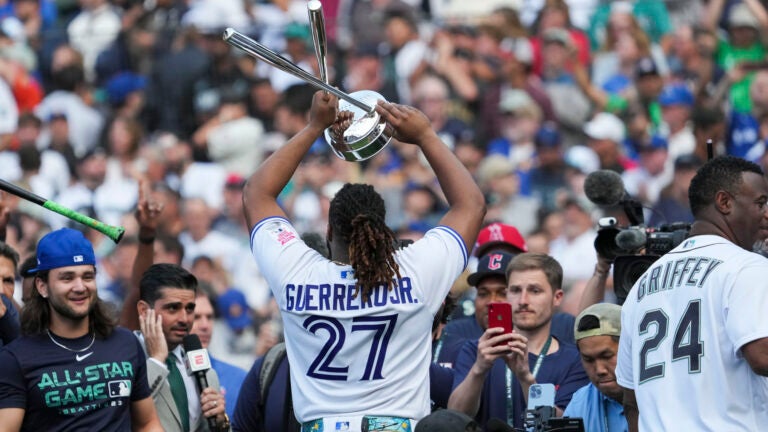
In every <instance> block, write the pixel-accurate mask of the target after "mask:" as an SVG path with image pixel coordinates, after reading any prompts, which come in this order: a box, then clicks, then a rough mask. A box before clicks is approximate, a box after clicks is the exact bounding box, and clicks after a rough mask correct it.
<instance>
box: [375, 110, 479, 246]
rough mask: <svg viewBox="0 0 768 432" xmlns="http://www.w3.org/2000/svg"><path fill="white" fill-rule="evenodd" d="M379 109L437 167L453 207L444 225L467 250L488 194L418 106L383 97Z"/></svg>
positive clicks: (401, 137) (399, 134)
mask: <svg viewBox="0 0 768 432" xmlns="http://www.w3.org/2000/svg"><path fill="white" fill-rule="evenodd" d="M376 112H378V113H379V114H380V115H381V116H382V118H383V119H384V120H385V121H386V122H387V123H389V124H390V125H391V126H392V127H393V128H394V129H395V138H396V139H398V140H400V141H403V142H406V143H411V144H415V145H418V146H419V147H420V148H421V151H422V152H423V153H424V156H425V157H426V158H427V161H428V162H429V165H430V166H431V167H432V170H434V171H435V175H436V176H437V180H438V182H440V187H441V188H442V190H443V193H444V194H445V198H446V199H447V200H448V204H449V205H450V207H451V208H450V209H449V210H448V212H447V213H446V214H445V216H443V218H442V219H441V220H440V225H445V226H448V227H451V228H453V230H455V231H456V232H457V233H458V234H459V235H460V236H461V238H462V239H463V240H464V244H465V245H466V247H467V251H471V250H472V247H473V246H474V244H475V239H476V237H477V233H478V231H479V230H480V225H481V224H482V222H483V217H485V197H483V194H482V192H480V188H478V187H477V184H476V183H475V180H474V179H473V178H472V176H471V175H470V174H469V172H468V171H467V169H466V168H464V165H462V163H461V162H460V161H459V160H458V159H457V158H456V156H455V155H454V154H453V152H452V151H451V150H450V149H449V148H448V146H446V145H445V144H444V143H443V142H442V141H440V138H439V137H438V136H437V134H436V133H435V131H434V130H432V127H431V125H430V123H429V119H427V117H426V116H425V115H424V114H423V113H422V112H421V111H419V110H417V109H416V108H413V107H410V106H406V105H397V104H392V103H388V102H383V101H380V102H379V103H378V105H376Z"/></svg>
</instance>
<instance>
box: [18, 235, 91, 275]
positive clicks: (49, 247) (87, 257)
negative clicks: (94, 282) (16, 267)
mask: <svg viewBox="0 0 768 432" xmlns="http://www.w3.org/2000/svg"><path fill="white" fill-rule="evenodd" d="M87 264H90V265H96V256H95V254H94V253H93V245H91V242H89V241H88V239H86V238H85V236H84V235H83V233H81V232H80V231H77V230H73V229H71V228H62V229H60V230H56V231H52V232H50V233H48V234H46V235H45V236H43V238H41V239H40V241H39V242H38V243H37V267H35V268H33V269H31V270H29V273H30V274H32V273H37V272H41V271H45V270H51V269H55V268H59V267H68V266H76V265H87Z"/></svg>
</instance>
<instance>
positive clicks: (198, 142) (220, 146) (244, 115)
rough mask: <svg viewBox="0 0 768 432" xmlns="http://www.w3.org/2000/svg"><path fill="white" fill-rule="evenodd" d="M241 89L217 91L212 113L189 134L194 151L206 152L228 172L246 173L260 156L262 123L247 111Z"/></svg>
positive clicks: (250, 170)
mask: <svg viewBox="0 0 768 432" xmlns="http://www.w3.org/2000/svg"><path fill="white" fill-rule="evenodd" d="M246 95H247V93H245V89H243V92H242V93H241V92H240V91H239V90H235V89H230V91H226V92H222V93H221V94H220V102H219V107H218V109H217V110H216V115H215V116H213V117H211V118H210V119H209V120H208V121H206V122H205V123H204V124H203V125H202V126H201V127H200V128H199V129H198V130H197V131H196V132H195V134H194V135H193V136H192V141H193V143H194V145H195V147H196V148H197V152H198V153H203V154H207V155H208V157H209V158H210V159H211V161H213V162H215V163H216V164H218V165H219V166H221V167H222V168H224V170H225V171H226V172H228V173H235V174H239V175H241V176H248V175H250V174H251V173H252V172H253V171H254V170H255V169H256V167H257V166H259V164H261V161H262V160H263V158H264V153H265V149H264V146H263V144H262V141H263V140H262V136H263V134H264V126H263V125H262V123H261V122H260V121H259V120H257V119H255V118H253V117H250V116H249V115H248V108H247V106H246V103H245V97H246Z"/></svg>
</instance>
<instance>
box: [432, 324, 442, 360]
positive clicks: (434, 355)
mask: <svg viewBox="0 0 768 432" xmlns="http://www.w3.org/2000/svg"><path fill="white" fill-rule="evenodd" d="M443 335H445V329H443V331H441V332H440V338H439V339H438V340H437V344H435V351H434V352H433V353H432V364H437V359H438V357H440V351H442V350H443Z"/></svg>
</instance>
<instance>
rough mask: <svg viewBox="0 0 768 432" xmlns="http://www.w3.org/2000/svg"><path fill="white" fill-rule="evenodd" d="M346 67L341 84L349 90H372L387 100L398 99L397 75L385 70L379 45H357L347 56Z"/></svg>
mask: <svg viewBox="0 0 768 432" xmlns="http://www.w3.org/2000/svg"><path fill="white" fill-rule="evenodd" d="M345 67H346V73H345V74H344V76H343V77H342V78H341V83H340V84H341V86H342V88H343V89H345V90H346V91H347V92H350V93H351V92H356V91H360V90H371V91H375V92H377V93H379V94H380V95H382V96H383V97H384V99H386V100H389V101H392V100H396V99H397V88H396V87H395V77H394V76H392V74H391V73H387V71H385V70H384V62H383V61H382V58H381V57H380V55H379V49H378V45H355V47H353V48H352V50H351V51H350V52H349V53H348V54H347V56H346V64H345Z"/></svg>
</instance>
